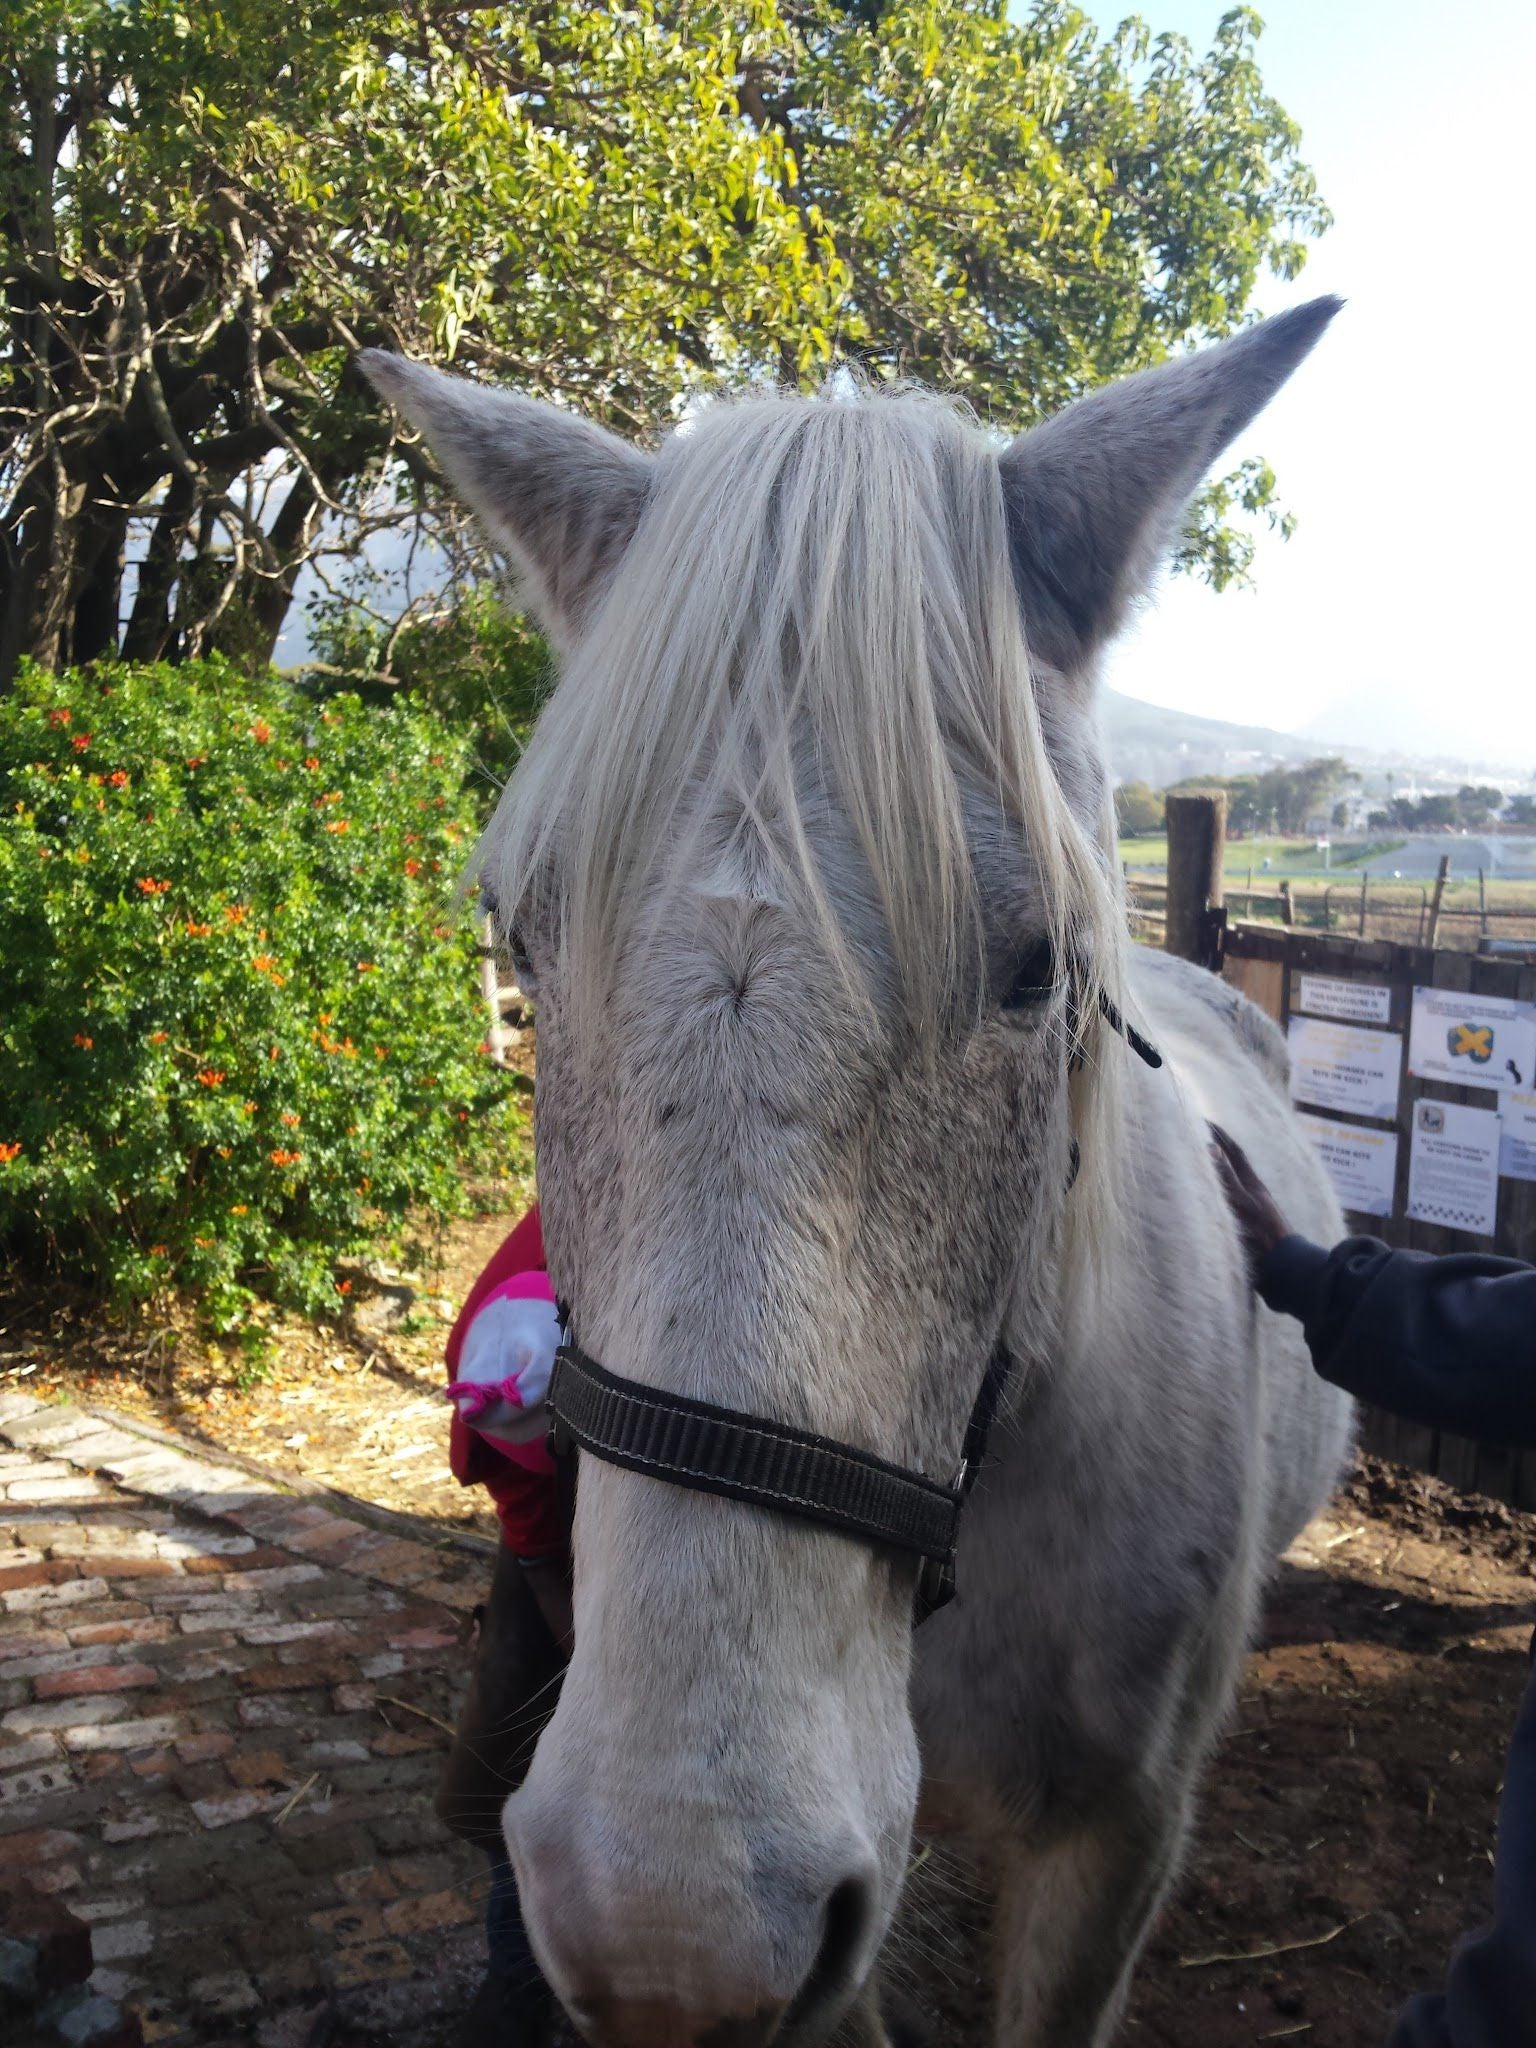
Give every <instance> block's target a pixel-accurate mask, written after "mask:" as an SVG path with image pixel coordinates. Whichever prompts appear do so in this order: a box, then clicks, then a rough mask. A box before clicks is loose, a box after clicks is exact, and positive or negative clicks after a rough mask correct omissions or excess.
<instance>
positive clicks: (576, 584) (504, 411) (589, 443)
mask: <svg viewBox="0 0 1536 2048" xmlns="http://www.w3.org/2000/svg"><path fill="white" fill-rule="evenodd" d="M358 362H359V364H360V366H361V368H362V370H363V372H364V373H365V375H366V376H367V377H368V378H369V380H370V382H371V383H372V384H373V385H374V387H375V389H377V390H378V391H379V392H380V393H381V394H382V395H383V396H384V397H385V398H387V399H388V400H389V401H390V403H391V404H392V405H394V406H396V407H397V408H398V409H399V411H401V412H402V413H404V415H405V417H406V418H407V419H408V420H409V421H410V423H411V425H412V426H413V427H416V428H418V429H419V431H420V432H421V434H422V435H423V436H424V438H425V439H426V441H427V444H428V446H429V447H430V448H431V450H432V452H433V454H434V455H435V456H436V457H437V459H438V461H439V462H440V463H441V464H442V467H443V471H444V474H445V475H446V476H447V478H448V481H449V482H450V483H451V484H452V485H453V486H454V488H455V490H457V491H458V492H459V494H460V495H461V496H462V497H463V499H464V500H465V502H466V503H467V504H468V505H469V507H470V508H471V510H472V511H474V512H475V513H477V514H478V515H479V518H480V520H481V522H482V523H483V525H484V526H485V528H486V530H487V531H488V532H489V534H490V536H491V539H492V540H493V541H494V542H495V543H496V545H497V546H498V547H499V548H501V549H503V550H504V551H505V553H506V554H507V555H508V556H509V557H510V558H511V561H512V565H513V568H514V569H515V571H516V572H517V575H518V579H519V581H520V583H521V584H522V586H523V590H524V593H525V595H526V597H527V600H528V604H529V608H530V610H532V611H533V613H534V614H535V615H536V617H537V618H538V620H539V623H540V625H541V626H542V627H543V628H544V631H545V632H546V634H547V635H548V637H549V639H550V640H551V641H552V642H553V643H554V645H555V646H556V648H563V647H567V646H569V645H570V643H571V641H572V640H574V639H576V638H577V637H578V636H579V635H580V632H581V629H582V626H583V624H584V623H585V621H586V620H587V618H588V617H589V616H590V614H591V612H592V610H593V608H594V606H595V604H596V602H597V600H598V599H599V598H600V597H601V596H602V593H603V591H604V589H605V588H606V587H607V583H608V579H609V578H610V577H611V575H612V574H613V571H614V568H615V566H616V565H617V563H618V560H619V557H620V556H621V555H622V554H623V552H624V550H625V548H626V547H627V546H628V545H629V542H630V540H631V539H632V538H633V536H634V531H635V528H636V526H637V525H638V523H639V519H640V514H641V511H642V509H643V508H644V505H645V499H646V493H647V491H648V490H649V488H650V479H651V467H652V464H651V458H650V457H649V456H648V455H643V454H642V453H641V452H640V450H639V449H638V448H632V447H631V446H630V445H629V444H628V443H627V442H625V441H620V440H619V439H618V438H617V437H616V436H615V435H613V434H608V433H605V432H604V431H603V429H602V428H601V427H595V426H593V425H592V424H591V423H590V422H589V421H587V420H583V419H579V418H577V417H576V415H575V414H574V413H568V412H565V411H563V410H562V409H561V408H560V407H559V406H555V405H546V404H543V403H541V402H540V401H538V400H536V399H532V398H521V397H519V396H518V395H517V394H516V393H515V392H511V391H500V390H495V389H491V388H488V387H487V386H485V385H483V384H472V383H470V382H469V381H468V379H467V378H464V377H450V376H448V375H447V374H446V373H445V372H444V371H442V370H432V369H428V367H427V366H426V364H425V363H413V362H410V361H408V360H407V359H406V358H405V357H404V356H395V355H389V354H387V353H386V352H385V351H384V350H383V349H376V348H371V349H365V350H364V351H363V353H362V355H361V356H360V357H359V358H358Z"/></svg>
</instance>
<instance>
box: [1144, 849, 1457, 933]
mask: <svg viewBox="0 0 1536 2048" xmlns="http://www.w3.org/2000/svg"><path fill="white" fill-rule="evenodd" d="M1171 857H1172V856H1171V854H1170V858H1171ZM1450 872H1451V856H1450V855H1449V854H1448V853H1442V854H1441V856H1440V865H1439V867H1438V868H1437V869H1436V870H1435V893H1434V895H1433V896H1432V897H1431V898H1430V902H1429V930H1428V931H1427V932H1426V933H1425V934H1424V943H1425V945H1426V946H1428V947H1429V948H1430V949H1431V950H1433V948H1434V943H1435V938H1436V936H1437V934H1438V933H1439V930H1440V899H1441V897H1442V896H1443V895H1444V894H1445V878H1446V876H1447V875H1448V874H1449V873H1450Z"/></svg>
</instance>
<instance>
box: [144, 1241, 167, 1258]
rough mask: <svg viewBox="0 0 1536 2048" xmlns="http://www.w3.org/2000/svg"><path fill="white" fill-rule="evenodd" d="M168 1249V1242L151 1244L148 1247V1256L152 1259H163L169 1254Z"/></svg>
mask: <svg viewBox="0 0 1536 2048" xmlns="http://www.w3.org/2000/svg"><path fill="white" fill-rule="evenodd" d="M170 1249H171V1248H170V1246H169V1245H168V1244H152V1245H151V1246H150V1248H149V1256H150V1257H151V1258H152V1259H163V1258H165V1257H167V1256H168V1255H169V1252H170Z"/></svg>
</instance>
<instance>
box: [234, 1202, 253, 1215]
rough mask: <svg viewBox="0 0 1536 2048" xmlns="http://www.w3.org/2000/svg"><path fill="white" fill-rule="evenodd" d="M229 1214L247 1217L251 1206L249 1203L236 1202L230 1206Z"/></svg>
mask: <svg viewBox="0 0 1536 2048" xmlns="http://www.w3.org/2000/svg"><path fill="white" fill-rule="evenodd" d="M229 1213H230V1215H231V1216H249V1215H250V1213H251V1205H250V1203H249V1202H236V1203H234V1204H233V1205H232V1207H231V1209H230V1212H229Z"/></svg>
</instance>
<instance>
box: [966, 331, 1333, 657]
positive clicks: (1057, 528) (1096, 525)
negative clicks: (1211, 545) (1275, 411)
mask: <svg viewBox="0 0 1536 2048" xmlns="http://www.w3.org/2000/svg"><path fill="white" fill-rule="evenodd" d="M1342 303H1343V302H1342V300H1339V299H1336V298H1325V299H1313V300H1312V301H1311V302H1310V303H1309V304H1307V305H1305V306H1297V307H1296V308H1295V309H1294V310H1293V311H1291V312H1288V313H1279V314H1276V316H1275V317H1274V319H1272V320H1263V321H1261V322H1260V323H1259V324H1258V325H1257V326H1256V327H1250V328H1248V329H1246V330H1245V331H1244V332H1243V333H1241V334H1238V335H1235V336H1234V337H1233V338H1232V339H1231V340H1230V341H1223V342H1219V343H1218V344H1217V345H1216V347H1214V348H1209V349H1203V350H1202V351H1201V352H1200V354H1198V355H1194V356H1188V357H1185V358H1184V359H1183V360H1181V361H1179V362H1174V363H1168V364H1165V365H1163V366H1162V367H1161V368H1159V369H1156V370H1146V371H1143V372H1142V373H1141V374H1140V375H1138V376H1135V377H1127V378H1125V379H1123V380H1122V381H1121V382H1120V383H1118V384H1110V385H1106V386H1105V388H1104V389H1103V390H1102V391H1095V392H1092V393H1091V394H1090V395H1089V396H1088V397H1087V398H1083V399H1080V400H1079V401H1078V402H1077V404H1076V405H1071V406H1068V407H1067V409H1066V410H1065V411H1064V412H1060V413H1058V414H1057V415H1056V417H1055V418H1054V419H1050V420H1047V421H1046V422H1045V423H1044V425H1043V426H1039V427H1035V428H1034V429H1033V430H1032V431H1031V432H1029V433H1027V434H1021V435H1020V436H1019V437H1018V439H1017V440H1016V441H1015V442H1014V443H1013V445H1012V446H1011V447H1010V448H1009V449H1008V450H1007V452H1006V453H1005V454H1004V455H1003V457H1002V459H1001V468H1002V475H1003V496H1004V503H1005V505H1006V508H1007V515H1008V536H1009V545H1010V548H1011V551H1012V556H1013V568H1014V575H1015V578H1016V580H1017V583H1018V586H1019V595H1020V598H1021V600H1022V602H1023V606H1024V631H1025V636H1026V638H1027V640H1028V642H1029V645H1030V647H1031V649H1032V650H1033V651H1034V652H1035V653H1036V654H1038V655H1039V656H1040V657H1041V659H1042V660H1044V661H1047V662H1049V663H1050V664H1051V665H1052V667H1054V668H1058V669H1060V670H1062V671H1063V672H1064V673H1069V674H1070V673H1071V672H1072V671H1073V670H1077V669H1081V668H1082V667H1083V666H1084V664H1085V663H1086V662H1087V661H1089V660H1090V659H1091V658H1092V656H1093V655H1094V654H1095V653H1096V652H1097V651H1098V649H1099V648H1100V647H1102V646H1103V644H1104V642H1105V641H1106V640H1108V639H1109V638H1110V637H1111V636H1112V635H1113V634H1114V633H1116V632H1117V631H1118V630H1119V628H1120V626H1121V625H1122V623H1123V622H1124V619H1125V614H1126V611H1127V609H1128V607H1129V605H1130V602H1131V600H1132V599H1133V598H1134V597H1135V596H1136V595H1137V593H1138V592H1139V591H1141V590H1142V589H1144V588H1145V587H1146V585H1147V583H1148V581H1149V580H1150V578H1151V575H1152V572H1153V570H1154V569H1155V568H1156V566H1157V563H1158V561H1159V559H1160V557H1161V556H1162V554H1163V553H1164V551H1165V550H1166V549H1167V548H1168V547H1169V545H1170V544H1171V543H1172V541H1173V539H1174V536H1175V534H1176V533H1177V530H1178V523H1179V520H1180V517H1181V516H1182V514H1183V511H1184V508H1185V506H1186V505H1187V504H1188V502H1189V500H1190V498H1191V496H1192V495H1193V493H1194V490H1195V486H1196V485H1197V484H1198V483H1199V481H1200V479H1201V477H1202V476H1203V475H1204V474H1205V472H1206V470H1207V469H1208V468H1209V467H1210V465H1211V463H1212V462H1214V461H1215V459H1216V457H1217V456H1218V455H1219V454H1220V453H1221V451H1222V449H1223V448H1225V447H1226V445H1227V443H1228V442H1229V441H1231V440H1232V439H1233V438H1234V437H1235V436H1236V435H1237V434H1239V433H1240V432H1241V431H1242V429H1243V428H1244V427H1245V426H1247V424H1248V422H1249V421H1250V420H1251V419H1252V418H1253V417H1254V415H1255V414H1256V413H1258V412H1260V411H1261V410H1262V409H1263V407H1264V406H1266V405H1267V404H1268V403H1269V401H1270V399H1271V398H1273V396H1274V395H1275V393H1276V392H1277V391H1278V390H1279V389H1280V386H1281V385H1282V384H1283V383H1284V382H1285V380H1286V378H1287V377H1289V376H1290V374H1291V372H1292V371H1293V370H1294V369H1295V368H1296V365H1297V364H1298V363H1299V362H1300V361H1301V359H1302V357H1303V356H1305V355H1306V354H1307V352H1308V350H1309V349H1311V347H1312V345H1313V343H1314V342H1315V341H1316V340H1317V339H1318V337H1319V335H1320V334H1321V333H1322V331H1323V329H1324V328H1325V327H1326V326H1327V325H1328V323H1329V321H1330V320H1331V319H1332V318H1333V316H1334V314H1335V313H1336V312H1337V311H1338V310H1339V307H1340V305H1341V304H1342Z"/></svg>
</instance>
